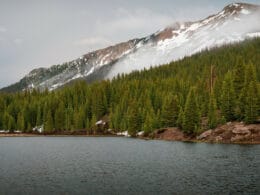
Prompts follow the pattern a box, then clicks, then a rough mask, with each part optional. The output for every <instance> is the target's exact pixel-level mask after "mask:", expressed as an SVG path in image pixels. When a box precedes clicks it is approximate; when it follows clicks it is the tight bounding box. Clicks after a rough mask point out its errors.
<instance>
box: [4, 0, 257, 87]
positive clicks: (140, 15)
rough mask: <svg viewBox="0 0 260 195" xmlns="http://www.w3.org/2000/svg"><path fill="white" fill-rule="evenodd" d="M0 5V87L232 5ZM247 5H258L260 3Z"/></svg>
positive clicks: (181, 0)
mask: <svg viewBox="0 0 260 195" xmlns="http://www.w3.org/2000/svg"><path fill="white" fill-rule="evenodd" d="M0 1H1V6H0V69H1V71H0V87H3V86H6V85H8V84H11V83H13V82H16V81H18V80H19V79H21V77H22V76H24V75H25V74H27V73H28V72H29V71H30V70H32V69H34V68H37V67H41V66H45V67H46V66H50V65H53V64H58V63H62V62H65V61H69V60H73V59H74V58H77V57H79V56H81V55H83V54H86V53H87V52H89V51H92V50H95V49H99V48H103V47H106V46H109V45H111V44H116V43H118V42H121V41H127V40H129V39H133V38H138V37H143V36H146V35H148V34H151V33H153V32H155V31H157V30H159V29H161V28H163V27H164V26H167V25H170V24H171V23H173V22H175V21H179V20H180V21H186V20H197V19H200V18H204V17H206V16H208V15H209V14H213V13H216V12H217V11H219V10H220V9H222V8H223V7H224V6H225V5H226V4H228V3H231V2H233V0H219V1H209V0H198V1H191V0H162V1H159V0H158V1H156V0H131V1H129V0H110V1H107V0H95V1H94V0H74V1H61V0H45V1H42V0H23V1H21V0H0ZM246 2H251V3H259V0H246ZM2 70H4V71H2ZM7 73H8V74H7ZM8 75H9V76H8Z"/></svg>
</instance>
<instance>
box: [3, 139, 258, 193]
mask: <svg viewBox="0 0 260 195" xmlns="http://www.w3.org/2000/svg"><path fill="white" fill-rule="evenodd" d="M0 194H260V145H226V144H206V143H182V142H167V141H156V140H150V141H146V140H141V139H132V138H123V137H122V138H121V137H12V138H8V137H2V138H0Z"/></svg>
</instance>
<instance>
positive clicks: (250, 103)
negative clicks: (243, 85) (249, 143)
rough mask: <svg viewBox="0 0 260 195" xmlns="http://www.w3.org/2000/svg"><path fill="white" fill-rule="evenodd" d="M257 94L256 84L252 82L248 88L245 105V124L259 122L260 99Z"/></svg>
mask: <svg viewBox="0 0 260 195" xmlns="http://www.w3.org/2000/svg"><path fill="white" fill-rule="evenodd" d="M256 94H257V89H256V88H255V84H254V82H253V81H252V82H251V83H250V84H249V86H248V90H247V97H246V105H245V122H246V123H249V124H250V123H254V122H256V120H257V115H258V113H257V111H258V110H257V109H258V105H257V103H258V98H257V96H256Z"/></svg>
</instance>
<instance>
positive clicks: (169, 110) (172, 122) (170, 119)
mask: <svg viewBox="0 0 260 195" xmlns="http://www.w3.org/2000/svg"><path fill="white" fill-rule="evenodd" d="M177 119H178V102H177V96H167V97H166V98H165V100H164V102H163V106H162V112H161V125H162V127H174V126H176V124H177Z"/></svg>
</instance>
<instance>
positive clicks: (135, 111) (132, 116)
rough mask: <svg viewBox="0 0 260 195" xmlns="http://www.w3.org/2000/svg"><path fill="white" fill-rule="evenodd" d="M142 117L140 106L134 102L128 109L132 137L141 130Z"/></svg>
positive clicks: (129, 130) (129, 131) (129, 129)
mask: <svg viewBox="0 0 260 195" xmlns="http://www.w3.org/2000/svg"><path fill="white" fill-rule="evenodd" d="M141 122H142V120H141V116H140V113H139V107H138V105H137V104H136V103H135V102H133V103H132V104H131V106H129V109H128V133H129V134H130V135H131V136H136V133H137V132H138V131H140V130H141V127H142V124H141Z"/></svg>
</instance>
